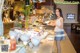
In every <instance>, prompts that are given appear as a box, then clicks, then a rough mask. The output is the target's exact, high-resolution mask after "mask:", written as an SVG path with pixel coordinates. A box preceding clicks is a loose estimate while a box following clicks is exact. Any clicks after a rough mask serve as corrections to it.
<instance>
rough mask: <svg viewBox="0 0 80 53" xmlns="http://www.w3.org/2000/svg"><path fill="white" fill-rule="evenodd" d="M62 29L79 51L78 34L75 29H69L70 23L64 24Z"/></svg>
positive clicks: (79, 36)
mask: <svg viewBox="0 0 80 53" xmlns="http://www.w3.org/2000/svg"><path fill="white" fill-rule="evenodd" d="M64 29H65V31H66V33H67V35H68V37H69V39H70V40H71V42H72V44H73V46H74V48H75V50H76V51H77V53H80V34H78V33H75V31H71V26H70V25H64Z"/></svg>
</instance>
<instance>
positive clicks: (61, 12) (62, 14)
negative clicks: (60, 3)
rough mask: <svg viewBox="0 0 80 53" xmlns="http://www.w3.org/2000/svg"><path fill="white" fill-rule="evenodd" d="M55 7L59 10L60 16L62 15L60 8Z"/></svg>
mask: <svg viewBox="0 0 80 53" xmlns="http://www.w3.org/2000/svg"><path fill="white" fill-rule="evenodd" d="M56 9H58V10H59V12H60V16H61V17H63V14H62V10H61V8H56Z"/></svg>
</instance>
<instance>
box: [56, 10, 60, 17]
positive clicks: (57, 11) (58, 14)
mask: <svg viewBox="0 0 80 53" xmlns="http://www.w3.org/2000/svg"><path fill="white" fill-rule="evenodd" d="M56 15H57V16H58V17H60V12H59V10H58V9H56Z"/></svg>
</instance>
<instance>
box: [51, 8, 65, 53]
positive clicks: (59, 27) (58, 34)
mask: <svg viewBox="0 0 80 53" xmlns="http://www.w3.org/2000/svg"><path fill="white" fill-rule="evenodd" d="M55 13H56V16H57V19H56V21H53V22H52V23H51V24H50V25H53V26H55V28H54V32H55V40H56V44H57V48H58V53H61V47H60V41H61V40H64V39H65V35H64V29H63V15H62V10H61V9H60V8H56V10H55Z"/></svg>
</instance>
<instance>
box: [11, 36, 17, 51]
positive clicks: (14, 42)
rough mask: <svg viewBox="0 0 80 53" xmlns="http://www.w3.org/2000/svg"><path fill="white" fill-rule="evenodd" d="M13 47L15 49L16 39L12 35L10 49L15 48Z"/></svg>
mask: <svg viewBox="0 0 80 53" xmlns="http://www.w3.org/2000/svg"><path fill="white" fill-rule="evenodd" d="M15 49H16V40H15V38H14V37H13V36H12V37H11V39H10V51H12V50H15Z"/></svg>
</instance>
